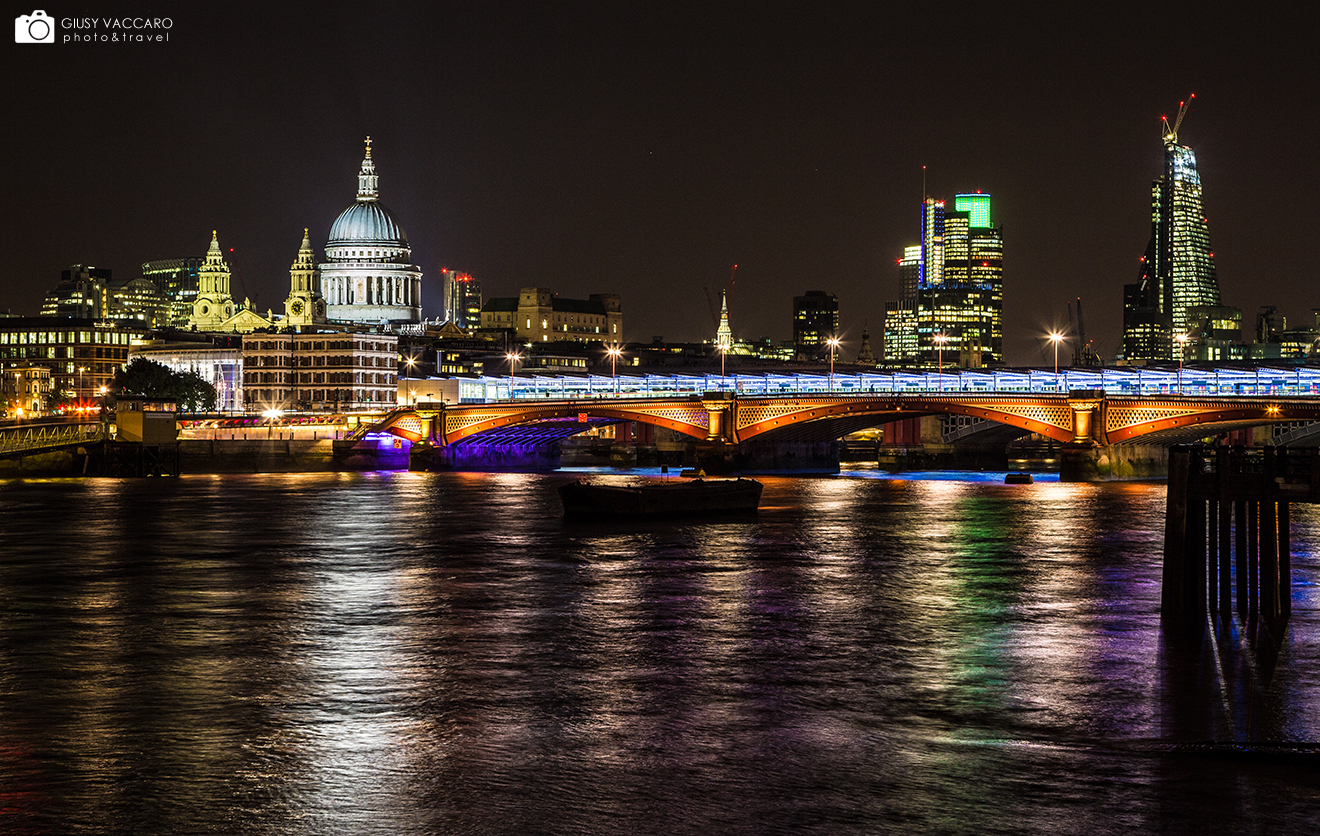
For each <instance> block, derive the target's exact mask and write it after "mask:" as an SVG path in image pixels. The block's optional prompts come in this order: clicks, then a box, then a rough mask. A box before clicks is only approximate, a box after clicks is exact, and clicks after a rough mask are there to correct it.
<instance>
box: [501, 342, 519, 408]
mask: <svg viewBox="0 0 1320 836" xmlns="http://www.w3.org/2000/svg"><path fill="white" fill-rule="evenodd" d="M504 359H505V360H508V361H509V400H513V378H514V375H516V374H518V366H517V363H518V361H519V360H521V359H522V355H521V354H519V353H518V352H516V351H510V352H509V353H508V354H505V355H504Z"/></svg>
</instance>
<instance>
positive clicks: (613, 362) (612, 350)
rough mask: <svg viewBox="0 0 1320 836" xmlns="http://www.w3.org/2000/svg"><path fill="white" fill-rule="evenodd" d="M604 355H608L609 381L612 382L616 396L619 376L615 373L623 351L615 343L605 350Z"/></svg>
mask: <svg viewBox="0 0 1320 836" xmlns="http://www.w3.org/2000/svg"><path fill="white" fill-rule="evenodd" d="M605 353H606V354H608V355H610V379H611V380H613V381H614V394H615V395H618V394H619V376H618V371H617V364H618V362H619V356H620V355H622V354H623V349H621V348H619V345H618V343H615V344H614V345H612V346H610V347H609V348H607V349H605Z"/></svg>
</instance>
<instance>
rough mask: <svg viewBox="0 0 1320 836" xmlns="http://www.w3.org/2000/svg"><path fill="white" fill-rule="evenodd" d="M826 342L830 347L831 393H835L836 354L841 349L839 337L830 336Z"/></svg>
mask: <svg viewBox="0 0 1320 836" xmlns="http://www.w3.org/2000/svg"><path fill="white" fill-rule="evenodd" d="M825 344H826V345H828V346H829V347H830V394H834V354H835V352H837V351H838V349H839V338H838V337H830V338H829V339H828V340H826V341H825Z"/></svg>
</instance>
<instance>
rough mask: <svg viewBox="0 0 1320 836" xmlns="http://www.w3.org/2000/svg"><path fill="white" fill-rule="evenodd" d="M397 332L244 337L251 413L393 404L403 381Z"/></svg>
mask: <svg viewBox="0 0 1320 836" xmlns="http://www.w3.org/2000/svg"><path fill="white" fill-rule="evenodd" d="M398 371H399V338H398V337H397V336H395V335H393V334H370V333H294V332H288V331H282V332H280V333H273V334H245V335H244V336H243V397H244V400H245V403H246V406H247V409H248V410H249V411H254V410H262V411H264V410H267V409H280V410H290V409H298V410H320V411H327V410H335V411H338V410H344V409H376V408H380V407H392V406H393V405H394V399H395V395H396V393H397V391H398V382H399V374H398Z"/></svg>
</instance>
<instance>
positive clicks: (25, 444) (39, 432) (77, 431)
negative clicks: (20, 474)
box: [0, 423, 103, 455]
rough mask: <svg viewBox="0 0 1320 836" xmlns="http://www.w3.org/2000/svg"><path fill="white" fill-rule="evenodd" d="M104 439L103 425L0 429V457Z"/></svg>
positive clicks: (59, 424) (40, 425) (67, 424)
mask: <svg viewBox="0 0 1320 836" xmlns="http://www.w3.org/2000/svg"><path fill="white" fill-rule="evenodd" d="M102 438H103V428H102V425H101V424H84V423H76V424H72V423H57V424H28V425H22V424H19V425H15V426H10V427H4V428H0V455H14V454H16V453H28V452H31V453H36V452H40V451H42V450H47V449H51V450H53V449H56V448H59V447H70V446H72V445H75V444H85V443H88V442H92V441H99V440H101V439H102Z"/></svg>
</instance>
